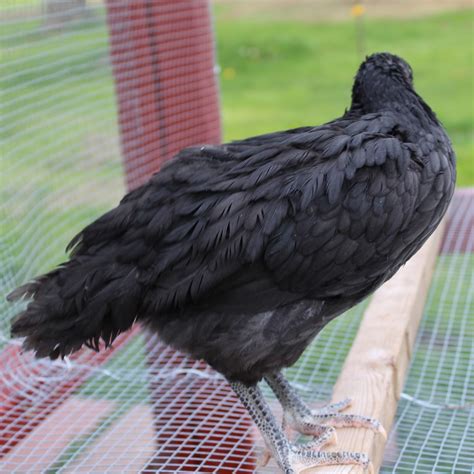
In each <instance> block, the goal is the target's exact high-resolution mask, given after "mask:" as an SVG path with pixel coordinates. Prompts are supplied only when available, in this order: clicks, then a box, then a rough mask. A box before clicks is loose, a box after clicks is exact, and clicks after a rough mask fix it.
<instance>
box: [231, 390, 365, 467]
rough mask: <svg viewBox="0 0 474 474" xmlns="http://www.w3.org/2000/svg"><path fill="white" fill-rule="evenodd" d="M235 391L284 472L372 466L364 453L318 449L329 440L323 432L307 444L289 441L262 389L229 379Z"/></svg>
mask: <svg viewBox="0 0 474 474" xmlns="http://www.w3.org/2000/svg"><path fill="white" fill-rule="evenodd" d="M230 384H231V386H232V388H233V390H234V392H235V393H236V394H237V396H238V397H239V399H240V401H241V402H242V404H243V405H244V406H245V408H246V409H247V410H248V412H249V414H250V416H251V417H252V419H253V421H254V422H255V424H256V425H257V427H258V428H259V430H260V432H261V433H262V436H263V438H264V440H265V443H266V445H267V447H268V449H269V450H270V452H271V453H272V455H273V456H274V458H275V460H276V462H277V463H278V465H279V466H280V467H281V469H282V470H283V472H284V473H285V474H297V473H298V472H300V470H302V469H305V468H309V467H314V466H327V465H337V464H358V465H361V466H364V467H365V468H369V469H371V464H370V462H369V460H368V458H367V456H366V455H365V454H361V453H350V452H319V451H317V449H318V448H320V447H321V446H322V445H324V444H326V443H327V442H328V441H329V439H328V438H329V437H328V436H325V435H324V434H323V435H322V436H320V437H319V438H318V439H316V440H315V441H314V442H311V443H308V444H306V445H304V444H303V445H296V444H293V443H290V442H289V441H288V439H287V438H286V436H285V434H284V432H283V430H282V429H281V428H280V427H279V426H278V423H277V422H276V420H275V418H274V416H273V414H272V412H271V411H270V407H269V406H268V404H267V402H266V401H265V399H264V397H263V395H262V392H261V391H260V389H259V388H258V387H257V386H256V385H250V386H247V385H245V384H243V383H241V382H230Z"/></svg>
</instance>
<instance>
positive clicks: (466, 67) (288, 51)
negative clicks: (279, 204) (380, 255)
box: [216, 11, 474, 186]
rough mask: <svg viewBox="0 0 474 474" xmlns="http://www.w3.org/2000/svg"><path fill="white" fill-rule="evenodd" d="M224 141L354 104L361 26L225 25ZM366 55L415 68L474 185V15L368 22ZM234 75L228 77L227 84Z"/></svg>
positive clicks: (463, 174)
mask: <svg viewBox="0 0 474 474" xmlns="http://www.w3.org/2000/svg"><path fill="white" fill-rule="evenodd" d="M216 25H217V40H218V52H219V63H220V66H221V68H222V71H223V73H222V74H221V77H222V82H221V87H222V102H223V118H224V131H225V138H226V139H227V140H229V139H235V138H241V137H245V136H250V135H255V134H258V133H263V132H267V131H271V130H277V129H285V128H289V127H296V126H300V125H308V124H320V123H324V122H326V121H328V120H331V119H332V118H335V117H337V116H339V115H341V113H342V112H343V111H344V108H345V107H347V106H349V105H350V91H351V86H352V80H353V76H354V74H355V72H356V70H357V67H358V64H359V63H360V58H359V57H358V55H357V54H356V45H355V25H354V24H353V23H350V22H345V23H344V22H343V23H318V24H311V23H301V22H284V21H272V22H263V21H258V20H253V21H252V20H248V19H246V20H237V19H234V20H232V21H231V20H222V21H219V17H218V18H217V22H216ZM365 32H366V41H365V43H366V48H367V53H372V52H376V51H390V52H393V53H395V54H399V55H400V56H402V57H404V58H406V59H407V60H408V61H409V62H410V64H411V65H412V67H413V70H414V74H415V86H416V89H417V90H418V92H419V93H420V94H421V96H422V97H423V98H424V99H425V100H426V101H427V102H428V104H430V106H431V107H432V108H433V109H434V110H435V111H436V113H437V115H438V117H439V118H440V119H441V121H442V122H443V123H444V125H445V126H446V128H447V130H448V133H449V135H450V137H451V139H452V141H453V144H454V148H455V150H456V153H457V156H458V185H460V186H467V185H472V184H474V145H473V144H474V123H473V115H474V91H473V88H474V85H473V80H474V79H473V71H474V67H473V49H472V37H473V36H472V35H473V11H464V12H457V13H449V14H443V15H438V16H433V17H428V18H422V19H412V20H406V19H405V20H386V19H384V20H368V21H366V23H365ZM226 77H227V79H226Z"/></svg>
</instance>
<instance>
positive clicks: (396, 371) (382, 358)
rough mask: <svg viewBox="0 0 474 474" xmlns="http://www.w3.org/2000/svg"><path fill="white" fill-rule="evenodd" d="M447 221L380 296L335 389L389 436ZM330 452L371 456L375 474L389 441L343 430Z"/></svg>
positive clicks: (315, 472) (343, 473)
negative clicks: (380, 426) (362, 453)
mask: <svg viewBox="0 0 474 474" xmlns="http://www.w3.org/2000/svg"><path fill="white" fill-rule="evenodd" d="M445 222H446V221H445V220H443V222H442V223H441V225H440V226H439V227H438V229H437V230H436V231H435V233H434V234H433V235H432V236H431V237H430V239H429V240H428V241H427V242H426V243H425V245H424V246H423V247H422V248H421V249H420V251H419V252H418V253H417V254H416V255H414V256H413V257H412V258H411V259H410V260H409V261H408V262H407V264H406V265H405V266H404V267H402V268H401V269H400V270H399V271H398V273H397V274H396V275H395V276H394V277H393V278H392V279H391V280H389V281H388V282H387V283H385V284H384V285H383V286H382V287H381V288H380V289H379V290H378V291H376V292H375V294H374V296H373V298H372V300H371V302H370V304H369V306H368V307H367V310H366V311H365V313H364V316H363V319H362V322H361V325H360V327H359V330H358V333H357V335H356V338H355V340H354V344H353V345H352V348H351V350H350V352H349V354H348V356H347V359H346V361H345V363H344V366H343V369H342V372H341V374H340V376H339V378H338V381H337V383H336V385H335V387H334V392H333V398H332V401H333V402H336V401H340V400H342V399H344V398H347V397H350V398H352V400H353V404H352V406H351V407H350V408H349V410H348V411H347V412H348V413H357V414H360V415H366V416H370V417H373V418H376V419H378V420H380V421H381V423H382V424H383V426H384V427H385V429H386V431H387V432H389V431H390V428H391V426H392V423H393V419H394V417H395V413H396V410H397V404H398V401H399V399H400V393H401V390H402V388H403V383H404V380H405V375H406V372H407V369H408V366H409V362H410V359H411V355H412V349H413V345H414V342H415V338H416V333H417V330H418V326H419V323H420V320H421V316H422V314H423V308H424V304H425V300H426V296H427V293H428V289H429V286H430V282H431V277H432V274H433V271H434V266H435V262H436V257H437V255H438V251H439V248H440V245H441V241H442V236H443V231H444V228H445ZM337 433H338V444H337V446H331V447H328V449H327V450H328V451H356V452H364V453H367V454H368V455H369V457H370V459H371V460H372V463H373V466H374V468H375V472H378V471H379V469H380V466H381V463H382V459H383V453H384V449H385V443H386V441H385V440H384V439H383V437H382V436H380V435H378V434H375V433H373V432H372V431H369V430H366V429H362V428H361V429H355V428H345V429H338V432H337ZM363 471H364V470H363V469H362V468H361V467H359V466H334V467H318V468H312V469H305V470H304V471H303V472H304V474H322V473H326V474H329V473H330V474H336V473H337V474H348V473H351V474H360V473H362V472H363Z"/></svg>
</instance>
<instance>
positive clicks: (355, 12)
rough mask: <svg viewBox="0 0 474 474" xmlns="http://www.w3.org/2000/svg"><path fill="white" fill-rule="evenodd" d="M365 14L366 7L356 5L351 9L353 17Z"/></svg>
mask: <svg viewBox="0 0 474 474" xmlns="http://www.w3.org/2000/svg"><path fill="white" fill-rule="evenodd" d="M364 13H365V7H364V5H361V4H360V3H356V4H355V5H353V7H352V8H351V15H352V16H361V15H363V14H364Z"/></svg>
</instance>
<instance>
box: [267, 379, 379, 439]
mask: <svg viewBox="0 0 474 474" xmlns="http://www.w3.org/2000/svg"><path fill="white" fill-rule="evenodd" d="M265 380H266V381H267V383H268V385H270V387H271V389H272V390H273V392H274V393H275V395H276V396H277V398H278V400H279V402H280V403H281V405H282V407H283V423H284V424H288V425H289V426H290V427H291V428H293V429H294V430H296V431H298V432H299V433H302V434H306V435H313V436H321V435H322V434H323V433H326V432H327V430H328V429H331V427H339V428H342V427H363V428H368V429H371V430H373V431H376V432H378V433H380V434H381V435H382V436H384V437H385V438H386V437H387V434H386V433H385V430H384V428H383V426H382V425H381V424H380V422H379V421H378V420H375V419H373V418H369V417H366V416H361V415H347V414H343V413H339V412H340V411H342V410H345V409H346V408H347V407H349V406H350V404H351V400H350V399H349V398H347V399H345V400H342V401H340V402H338V403H333V404H331V405H327V406H325V407H323V408H320V409H318V410H311V409H310V408H309V407H308V405H306V403H304V402H303V400H301V398H300V397H299V396H298V394H297V393H296V391H295V389H294V388H293V387H292V386H291V385H290V383H289V382H288V381H287V380H286V379H285V377H283V375H282V374H281V373H280V372H278V373H275V374H272V375H269V376H267V377H265ZM332 429H333V428H332ZM333 436H334V439H336V438H335V433H333Z"/></svg>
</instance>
